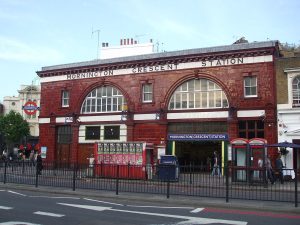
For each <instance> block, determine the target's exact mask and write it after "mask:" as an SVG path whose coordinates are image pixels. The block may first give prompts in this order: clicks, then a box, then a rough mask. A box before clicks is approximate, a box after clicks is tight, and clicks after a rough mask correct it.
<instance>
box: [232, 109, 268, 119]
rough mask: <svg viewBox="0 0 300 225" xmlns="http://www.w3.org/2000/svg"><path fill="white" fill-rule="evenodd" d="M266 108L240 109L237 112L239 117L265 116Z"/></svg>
mask: <svg viewBox="0 0 300 225" xmlns="http://www.w3.org/2000/svg"><path fill="white" fill-rule="evenodd" d="M264 115H265V110H239V111H238V112H237V117H238V118H241V117H259V116H264Z"/></svg>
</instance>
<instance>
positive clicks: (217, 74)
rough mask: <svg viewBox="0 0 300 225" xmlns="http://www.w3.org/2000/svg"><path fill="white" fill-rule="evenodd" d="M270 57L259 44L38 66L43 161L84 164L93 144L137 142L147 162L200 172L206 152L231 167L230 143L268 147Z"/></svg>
mask: <svg viewBox="0 0 300 225" xmlns="http://www.w3.org/2000/svg"><path fill="white" fill-rule="evenodd" d="M278 54H279V50H278V42H277V41H267V42H254V43H240V44H233V45H228V46H219V47H209V48H199V49H189V50H182V51H173V52H162V53H152V54H144V55H138V56H128V57H119V58H112V59H102V60H93V61H87V62H79V63H70V64H64V65H56V66H47V67H43V68H42V69H41V71H38V72H37V74H38V75H39V77H40V78H41V79H40V81H41V106H40V108H41V112H40V117H39V124H40V144H41V146H43V147H44V150H46V161H57V162H62V163H73V162H79V163H86V162H87V158H88V157H89V156H90V155H91V154H92V153H93V152H94V145H95V143H111V142H114V143H118V142H124V143H126V142H132V143H133V142H145V143H151V144H152V145H151V146H152V147H151V148H148V149H146V151H147V153H146V155H147V159H146V160H145V163H155V162H157V160H158V159H159V157H160V154H173V155H176V156H177V157H178V160H179V162H180V164H189V163H191V162H192V163H195V164H203V165H205V164H206V163H207V158H208V157H211V156H212V155H213V151H218V152H219V153H220V155H222V158H223V161H224V159H225V160H226V159H227V157H229V158H230V157H231V156H229V155H230V154H231V153H230V152H229V151H230V148H231V144H230V143H231V141H232V140H234V139H237V138H243V139H241V140H252V139H253V138H258V139H263V140H266V142H267V143H276V142H277V129H276V127H277V118H276V117H277V116H276V80H275V66H274V63H275V58H277V57H278ZM227 151H228V152H227ZM272 151H274V152H272ZM268 154H269V155H270V156H271V157H275V155H276V154H277V152H276V151H275V150H272V149H271V150H269V152H268Z"/></svg>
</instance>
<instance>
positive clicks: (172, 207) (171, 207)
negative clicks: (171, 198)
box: [126, 205, 194, 209]
mask: <svg viewBox="0 0 300 225" xmlns="http://www.w3.org/2000/svg"><path fill="white" fill-rule="evenodd" d="M126 206H129V207H135V208H157V209H194V207H176V206H150V205H149V206H147V205H126Z"/></svg>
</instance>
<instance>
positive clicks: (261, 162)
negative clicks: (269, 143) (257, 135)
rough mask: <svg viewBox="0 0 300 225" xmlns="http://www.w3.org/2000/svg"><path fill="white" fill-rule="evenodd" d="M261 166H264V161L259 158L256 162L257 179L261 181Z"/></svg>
mask: <svg viewBox="0 0 300 225" xmlns="http://www.w3.org/2000/svg"><path fill="white" fill-rule="evenodd" d="M263 164H264V161H263V160H262V159H261V158H259V159H258V161H257V166H258V174H259V175H258V176H259V179H262V177H263Z"/></svg>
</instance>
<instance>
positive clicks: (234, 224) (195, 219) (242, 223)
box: [57, 203, 247, 225]
mask: <svg viewBox="0 0 300 225" xmlns="http://www.w3.org/2000/svg"><path fill="white" fill-rule="evenodd" d="M57 204H60V205H65V206H71V207H76V208H82V209H90V210H95V211H104V210H110V211H116V212H124V213H134V214H141V215H149V216H159V217H169V218H176V219H182V220H186V221H183V222H180V223H178V224H193V223H195V224H211V223H223V224H232V225H247V222H245V221H236V220H223V219H211V218H202V217H191V216H179V215H172V214H161V213H150V212H139V211H129V210H121V209H112V208H111V207H101V206H92V205H78V204H66V203H57Z"/></svg>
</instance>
